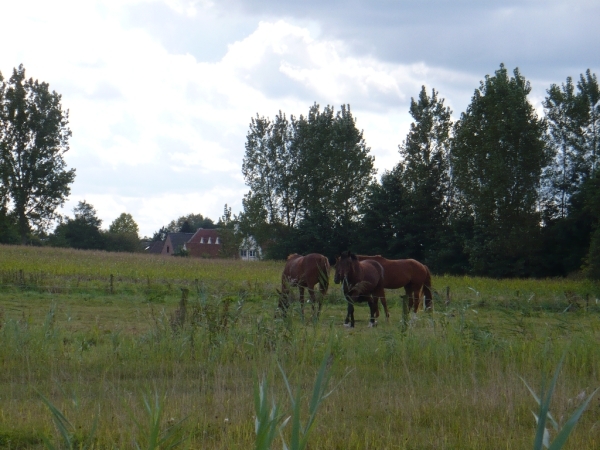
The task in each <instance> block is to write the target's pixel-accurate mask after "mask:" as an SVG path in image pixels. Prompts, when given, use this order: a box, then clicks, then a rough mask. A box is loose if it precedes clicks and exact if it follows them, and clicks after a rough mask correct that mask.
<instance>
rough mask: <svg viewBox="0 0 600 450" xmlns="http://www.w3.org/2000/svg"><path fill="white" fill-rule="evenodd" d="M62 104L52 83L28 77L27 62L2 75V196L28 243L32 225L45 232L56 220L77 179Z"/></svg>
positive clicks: (0, 132) (0, 149)
mask: <svg viewBox="0 0 600 450" xmlns="http://www.w3.org/2000/svg"><path fill="white" fill-rule="evenodd" d="M60 102H61V96H60V95H59V94H57V93H56V92H54V91H52V92H50V91H49V86H48V84H47V83H40V82H39V81H37V80H36V81H33V79H31V78H30V79H29V80H27V79H26V78H25V69H24V67H23V65H20V66H19V68H18V69H14V70H13V75H12V77H11V78H10V80H9V81H8V82H7V83H5V82H4V80H3V78H2V76H1V75H0V156H1V164H0V179H1V180H2V189H1V191H2V192H1V194H2V195H3V196H4V199H6V198H8V199H10V204H11V206H12V208H13V211H12V212H13V214H14V216H15V219H16V222H17V227H18V231H19V235H20V238H21V243H23V244H25V243H26V241H27V236H28V234H29V233H30V231H31V229H32V226H35V227H37V228H38V229H39V230H44V229H45V228H46V227H47V226H49V224H50V223H51V221H52V220H53V219H55V217H56V213H55V211H56V209H57V208H58V207H59V206H61V205H63V204H64V201H65V199H66V198H67V196H68V195H69V193H70V188H69V185H70V184H71V183H73V180H74V179H75V169H70V170H67V169H66V163H65V161H64V159H63V155H64V154H65V152H66V151H68V149H69V146H68V140H69V137H70V136H71V131H70V130H69V128H68V127H67V125H68V111H63V110H62V107H61V103H60Z"/></svg>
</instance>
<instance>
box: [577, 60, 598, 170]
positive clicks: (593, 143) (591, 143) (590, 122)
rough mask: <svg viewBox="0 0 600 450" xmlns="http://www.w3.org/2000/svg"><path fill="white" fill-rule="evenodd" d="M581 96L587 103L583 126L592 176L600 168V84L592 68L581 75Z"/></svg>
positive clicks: (578, 84) (586, 152)
mask: <svg viewBox="0 0 600 450" xmlns="http://www.w3.org/2000/svg"><path fill="white" fill-rule="evenodd" d="M577 87H578V89H579V96H580V97H581V98H582V102H583V103H584V104H585V105H586V121H585V126H584V127H583V136H584V146H585V156H586V160H587V161H588V168H589V173H588V175H589V176H591V175H592V174H593V173H594V172H595V171H596V170H597V169H598V158H600V86H599V85H598V78H597V77H596V74H592V73H591V71H590V69H588V70H587V71H586V72H585V77H584V76H583V74H582V75H581V76H580V77H579V82H578V83H577Z"/></svg>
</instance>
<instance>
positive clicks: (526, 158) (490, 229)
mask: <svg viewBox="0 0 600 450" xmlns="http://www.w3.org/2000/svg"><path fill="white" fill-rule="evenodd" d="M530 91H531V87H530V85H529V82H527V81H526V80H525V78H524V77H523V76H522V75H521V74H520V73H519V70H518V69H515V70H514V76H513V77H509V76H508V72H507V70H506V68H505V67H504V65H501V66H500V69H498V70H497V71H496V72H495V75H494V76H493V77H492V76H486V78H485V81H484V82H481V86H480V87H479V89H477V90H476V91H475V94H474V95H473V98H472V101H471V104H470V105H469V107H468V108H467V111H466V112H465V113H463V114H461V118H460V120H459V121H458V122H457V123H456V126H455V129H454V139H453V142H452V151H451V163H452V176H453V183H454V186H455V187H456V190H457V191H456V193H457V202H455V207H459V208H460V209H462V210H464V211H466V212H467V213H468V214H469V215H471V216H472V217H473V218H474V223H473V226H474V230H473V238H472V239H470V240H469V241H468V242H467V243H466V246H467V249H468V253H469V260H470V264H471V267H472V270H473V272H474V273H477V274H488V275H493V276H511V275H512V276H515V275H519V276H525V275H528V274H530V273H531V271H532V267H531V263H532V260H533V255H534V254H535V252H536V251H537V249H538V246H539V243H540V239H539V233H540V230H539V223H540V217H539V213H538V211H537V210H536V208H537V205H538V190H537V188H538V186H539V184H540V178H541V174H542V170H543V168H544V167H545V166H546V165H548V164H549V162H550V153H549V151H548V148H547V145H546V143H545V140H544V132H545V124H544V121H543V120H541V119H538V117H537V115H536V113H535V110H534V108H533V106H532V105H531V104H530V103H529V102H528V100H527V95H528V94H529V92H530Z"/></svg>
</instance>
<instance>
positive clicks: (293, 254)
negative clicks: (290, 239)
mask: <svg viewBox="0 0 600 450" xmlns="http://www.w3.org/2000/svg"><path fill="white" fill-rule="evenodd" d="M296 256H300V255H298V253H290V254H289V255H288V257H287V258H286V261H289V260H290V259H292V258H294V257H296Z"/></svg>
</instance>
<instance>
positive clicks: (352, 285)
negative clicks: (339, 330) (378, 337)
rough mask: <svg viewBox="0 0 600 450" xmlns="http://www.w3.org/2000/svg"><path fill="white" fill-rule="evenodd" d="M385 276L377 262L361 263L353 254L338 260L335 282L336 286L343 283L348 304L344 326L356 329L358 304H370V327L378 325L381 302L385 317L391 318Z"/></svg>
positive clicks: (349, 253) (343, 255) (346, 254)
mask: <svg viewBox="0 0 600 450" xmlns="http://www.w3.org/2000/svg"><path fill="white" fill-rule="evenodd" d="M383 274H384V269H383V267H382V265H381V264H379V263H378V262H377V261H373V260H367V261H359V260H358V258H357V257H356V255H355V254H354V253H351V252H343V253H342V255H341V256H340V257H339V258H338V259H337V261H336V263H335V277H334V281H335V283H336V284H339V283H342V287H343V291H344V296H345V297H346V301H347V302H348V313H347V315H346V320H345V322H344V325H346V326H350V327H354V304H355V303H357V302H364V301H367V302H369V309H370V310H371V318H370V320H369V326H370V327H372V326H374V325H375V324H376V322H375V318H376V317H379V300H381V304H382V305H383V308H384V309H385V316H386V317H388V318H389V317H390V313H389V311H388V308H387V303H386V301H385V290H384V286H383V280H384V275H383Z"/></svg>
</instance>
